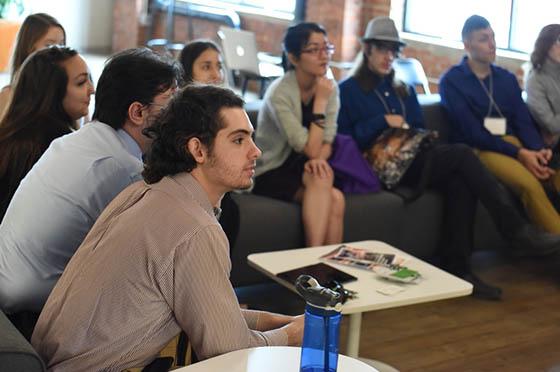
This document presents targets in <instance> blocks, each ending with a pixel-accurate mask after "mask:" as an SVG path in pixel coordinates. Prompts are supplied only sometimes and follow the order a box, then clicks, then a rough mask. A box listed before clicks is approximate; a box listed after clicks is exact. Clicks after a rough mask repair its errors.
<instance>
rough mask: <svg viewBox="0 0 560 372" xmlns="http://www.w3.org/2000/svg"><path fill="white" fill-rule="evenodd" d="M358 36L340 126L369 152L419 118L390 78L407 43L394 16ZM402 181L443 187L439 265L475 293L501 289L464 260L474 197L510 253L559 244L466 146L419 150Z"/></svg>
mask: <svg viewBox="0 0 560 372" xmlns="http://www.w3.org/2000/svg"><path fill="white" fill-rule="evenodd" d="M362 42H363V48H362V58H363V60H362V61H361V63H359V65H358V66H357V68H356V70H355V71H354V73H353V75H352V76H351V77H349V78H348V79H346V80H345V81H343V82H341V83H340V87H339V88H340V101H341V107H340V112H339V116H338V131H339V132H340V133H344V134H348V135H351V136H353V137H354V139H355V140H356V142H357V143H358V145H359V146H360V149H361V150H362V151H367V150H369V149H370V148H371V147H372V146H373V144H374V143H375V141H376V139H377V138H378V137H379V136H380V135H381V134H382V133H383V132H384V131H386V130H387V129H388V128H406V127H410V128H413V129H414V128H415V129H421V128H424V119H423V117H422V111H421V109H420V105H419V103H418V99H417V97H416V92H415V91H414V89H413V88H411V87H409V86H407V85H406V84H404V83H402V82H400V81H398V80H397V79H396V78H395V72H394V70H393V68H392V63H393V60H394V59H395V58H396V57H397V56H398V55H399V53H400V49H401V48H402V47H403V46H404V45H405V43H404V42H403V41H402V40H401V39H400V37H399V33H398V31H397V29H396V27H395V24H394V22H393V21H392V20H391V19H390V18H387V17H378V18H375V19H373V20H371V21H370V22H369V23H368V25H367V28H366V32H365V34H364V36H363V38H362ZM400 184H401V185H405V186H409V187H413V188H417V187H418V185H419V184H420V185H422V186H425V187H428V188H433V189H435V190H437V191H439V192H441V193H442V194H443V197H444V200H445V209H444V213H445V218H444V220H443V221H444V229H443V236H442V239H441V250H440V252H441V261H442V262H441V263H442V267H443V268H444V269H446V270H448V271H449V272H451V273H453V274H455V275H457V276H460V277H462V278H464V279H465V280H467V281H469V282H471V283H472V284H473V287H474V289H473V295H474V296H476V297H479V298H484V299H492V300H498V299H500V298H501V290H500V288H497V287H494V286H491V285H488V284H486V283H484V282H483V281H482V280H481V279H479V278H478V277H477V276H475V275H474V274H473V273H472V271H471V267H470V256H471V252H472V248H473V247H472V246H473V224H474V215H475V211H476V204H477V201H478V200H480V201H481V202H482V204H483V205H484V206H485V207H486V209H487V210H488V211H489V212H490V215H491V217H492V218H493V220H494V222H495V223H496V226H497V227H498V229H499V231H500V232H501V234H502V235H503V236H504V238H506V239H507V240H508V241H509V242H511V245H512V248H513V249H514V252H515V253H517V254H519V255H521V254H524V255H545V254H551V253H555V252H557V251H558V250H559V249H560V237H559V236H556V235H550V234H544V233H541V232H537V231H535V230H534V228H533V227H532V226H530V225H529V224H528V223H527V222H526V221H525V220H524V219H523V218H522V217H521V215H520V213H519V212H518V210H517V208H516V206H515V204H514V202H513V201H512V200H511V198H510V197H509V196H508V194H507V192H505V191H504V189H503V187H502V186H501V185H500V184H499V183H498V182H497V180H496V179H495V178H494V176H493V175H492V174H490V173H489V172H488V170H487V169H486V168H485V167H484V166H483V165H482V163H480V161H479V160H478V158H477V157H476V156H475V154H474V153H473V151H472V150H471V149H470V148H469V147H467V146H465V145H460V144H440V145H435V146H432V147H430V148H429V149H426V150H423V151H420V152H419V153H418V155H416V157H415V158H414V160H413V161H412V163H411V165H410V166H409V168H408V169H407V170H406V171H405V173H404V176H403V177H402V179H401V181H400Z"/></svg>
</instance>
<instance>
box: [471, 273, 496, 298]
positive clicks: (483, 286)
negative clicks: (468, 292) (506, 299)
mask: <svg viewBox="0 0 560 372" xmlns="http://www.w3.org/2000/svg"><path fill="white" fill-rule="evenodd" d="M462 278H463V280H466V281H467V282H469V283H471V284H472V285H473V292H472V295H473V297H476V298H479V299H481V300H491V301H499V300H501V299H502V290H501V289H500V288H499V287H495V286H492V285H490V284H487V283H485V282H483V281H482V279H480V278H479V277H477V276H476V275H474V274H473V273H472V272H469V273H467V274H465V275H463V276H462Z"/></svg>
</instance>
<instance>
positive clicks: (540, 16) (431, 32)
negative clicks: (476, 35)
mask: <svg viewBox="0 0 560 372" xmlns="http://www.w3.org/2000/svg"><path fill="white" fill-rule="evenodd" d="M559 11H560V2H558V1H550V0H469V1H464V0H458V1H456V0H406V3H405V11H404V24H403V30H404V31H405V32H411V33H416V34H422V35H426V36H431V37H436V38H440V39H443V40H453V41H460V40H461V29H462V28H463V24H464V23H465V20H466V19H467V18H468V17H470V16H471V15H473V14H478V15H481V16H483V17H485V18H486V19H488V21H489V22H490V24H491V25H492V29H493V30H494V32H495V34H496V44H497V47H498V48H500V49H508V50H513V51H516V52H522V53H530V52H531V51H532V49H533V45H534V43H535V40H536V38H537V35H538V34H539V32H540V30H541V29H542V28H543V27H544V26H546V25H547V24H550V23H558V22H559V19H558V12H559Z"/></svg>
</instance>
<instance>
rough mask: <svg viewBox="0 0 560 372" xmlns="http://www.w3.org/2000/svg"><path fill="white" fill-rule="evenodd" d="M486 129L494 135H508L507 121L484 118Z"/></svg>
mask: <svg viewBox="0 0 560 372" xmlns="http://www.w3.org/2000/svg"><path fill="white" fill-rule="evenodd" d="M484 128H486V129H488V131H489V132H490V133H492V134H493V135H496V136H503V135H504V134H506V119H505V118H484Z"/></svg>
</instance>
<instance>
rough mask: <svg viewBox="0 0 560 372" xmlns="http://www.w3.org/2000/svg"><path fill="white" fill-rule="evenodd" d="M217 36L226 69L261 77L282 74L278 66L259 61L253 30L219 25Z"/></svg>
mask: <svg viewBox="0 0 560 372" xmlns="http://www.w3.org/2000/svg"><path fill="white" fill-rule="evenodd" d="M218 36H219V37H220V39H221V40H222V49H223V52H224V58H225V62H226V66H227V67H228V69H230V70H240V71H243V72H249V73H251V74H255V75H258V76H262V77H276V76H282V74H283V73H284V71H283V70H282V67H280V66H277V65H274V64H272V63H268V62H261V61H259V53H258V50H257V39H256V37H255V33H254V32H251V31H245V30H238V29H235V28H230V27H224V26H221V27H220V30H219V31H218Z"/></svg>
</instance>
